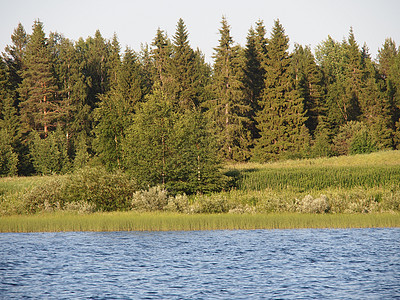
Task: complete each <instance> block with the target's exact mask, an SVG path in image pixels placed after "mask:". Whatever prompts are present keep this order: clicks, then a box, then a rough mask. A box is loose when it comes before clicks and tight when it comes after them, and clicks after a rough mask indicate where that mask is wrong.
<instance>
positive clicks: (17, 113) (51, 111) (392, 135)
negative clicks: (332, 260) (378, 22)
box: [0, 18, 400, 193]
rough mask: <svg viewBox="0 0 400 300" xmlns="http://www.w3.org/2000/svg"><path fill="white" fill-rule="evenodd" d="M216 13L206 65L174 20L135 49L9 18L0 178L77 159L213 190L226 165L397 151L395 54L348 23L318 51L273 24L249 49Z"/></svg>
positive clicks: (71, 166) (1, 92)
mask: <svg viewBox="0 0 400 300" xmlns="http://www.w3.org/2000/svg"><path fill="white" fill-rule="evenodd" d="M230 29H231V28H230V25H229V24H228V21H227V20H226V18H222V21H221V27H220V29H219V37H220V38H219V42H218V44H217V45H215V48H214V55H213V63H212V64H208V63H206V62H205V59H204V55H203V54H202V52H201V51H200V50H199V49H193V48H192V47H191V46H190V40H189V32H188V30H187V28H186V25H185V23H184V21H183V20H182V19H180V20H179V21H178V22H177V26H176V32H175V33H174V35H173V36H172V37H168V36H167V34H166V33H165V32H164V31H163V30H161V29H158V30H157V32H155V36H154V39H153V41H152V43H151V44H150V45H145V46H143V47H142V49H140V51H137V52H136V51H134V50H132V49H130V48H126V49H121V46H120V44H119V42H118V38H117V36H116V35H114V36H113V37H112V38H111V39H109V40H108V39H105V38H104V37H103V36H102V35H101V33H100V32H99V31H97V32H96V33H95V34H94V36H93V37H88V38H87V39H83V38H80V39H79V40H78V41H72V40H70V39H68V38H66V37H64V36H63V35H62V34H58V33H49V34H48V35H47V34H46V33H45V31H44V25H43V23H41V22H40V21H39V20H37V21H35V22H34V24H33V27H32V34H30V35H29V34H27V33H26V31H25V29H24V27H23V25H22V24H18V26H17V27H16V28H15V30H14V32H13V33H12V35H11V41H12V43H11V44H10V45H8V46H7V47H6V48H5V49H4V52H3V53H2V56H1V60H0V175H15V174H20V175H29V174H55V173H66V172H70V171H72V170H75V169H79V168H82V167H84V166H86V165H94V164H102V165H104V166H105V167H106V168H107V169H108V170H110V171H115V170H122V171H126V172H128V173H130V174H132V175H133V176H134V177H135V178H137V180H138V181H139V183H140V184H142V185H143V186H147V185H150V186H151V185H157V184H166V185H167V186H169V187H170V188H171V189H172V190H183V191H186V192H188V193H193V192H196V191H212V190H215V189H217V188H218V184H219V180H220V178H219V177H218V174H217V171H218V168H219V166H220V163H222V162H223V161H249V160H255V161H261V162H266V161H271V160H277V159H287V158H303V157H319V156H332V155H347V154H354V153H367V152H372V151H377V150H382V149H395V148H400V49H399V48H397V46H396V44H395V42H394V41H393V40H392V39H390V38H388V39H386V40H385V41H384V43H383V45H382V47H381V49H380V50H379V54H378V57H377V58H376V60H374V59H372V58H371V56H370V54H369V53H368V48H367V46H366V45H363V46H360V45H358V44H357V42H356V38H355V34H354V32H353V30H352V29H350V31H349V35H348V37H347V38H346V39H344V40H343V41H335V40H333V39H332V38H331V37H330V36H328V37H327V39H326V40H324V41H322V42H321V43H320V44H319V45H318V47H317V48H316V49H315V52H314V53H313V51H312V50H311V49H310V47H308V46H302V45H298V44H296V45H295V47H294V50H293V51H292V52H290V51H289V37H288V36H287V35H286V34H285V30H284V27H283V25H282V24H281V23H280V22H279V20H276V21H275V24H274V26H273V28H270V29H268V28H265V26H264V23H263V21H257V22H256V23H255V24H254V26H252V27H251V28H250V29H249V31H248V35H247V42H246V44H245V45H238V44H237V43H235V41H234V40H233V37H232V36H231V32H230Z"/></svg>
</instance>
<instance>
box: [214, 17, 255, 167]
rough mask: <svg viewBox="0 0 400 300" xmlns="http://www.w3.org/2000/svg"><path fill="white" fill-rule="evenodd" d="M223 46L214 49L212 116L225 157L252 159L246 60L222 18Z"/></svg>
mask: <svg viewBox="0 0 400 300" xmlns="http://www.w3.org/2000/svg"><path fill="white" fill-rule="evenodd" d="M221 24H222V27H221V29H220V30H219V31H220V34H221V37H220V39H219V45H218V47H216V48H215V49H214V51H215V54H214V59H215V63H214V72H213V77H212V90H213V94H214V99H213V100H211V101H210V102H209V105H208V106H209V108H210V110H209V114H210V116H211V120H212V121H213V122H214V124H215V125H214V126H215V130H216V135H217V136H218V143H219V149H220V153H221V156H222V157H223V158H225V159H228V160H238V161H243V160H246V159H248V158H249V150H250V147H251V139H250V138H251V133H250V131H249V127H250V126H249V123H250V119H249V117H248V115H249V111H250V110H251V107H250V105H249V104H248V103H247V102H246V96H245V93H244V84H243V80H244V79H243V77H244V74H243V66H244V58H243V54H242V50H241V48H240V47H239V46H233V40H232V37H231V35H230V26H229V25H228V23H227V21H226V19H225V18H223V19H222V22H221Z"/></svg>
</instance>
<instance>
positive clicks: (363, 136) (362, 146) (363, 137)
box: [349, 128, 378, 155]
mask: <svg viewBox="0 0 400 300" xmlns="http://www.w3.org/2000/svg"><path fill="white" fill-rule="evenodd" d="M376 144H377V143H376V141H375V140H374V138H373V137H372V136H371V135H370V134H369V133H368V130H367V129H366V128H365V129H363V130H361V131H360V132H357V133H356V134H355V135H354V137H353V139H352V141H351V143H350V149H349V152H350V154H352V155H354V154H363V153H372V152H375V151H377V150H378V149H377V145H376Z"/></svg>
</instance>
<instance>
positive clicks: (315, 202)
mask: <svg viewBox="0 0 400 300" xmlns="http://www.w3.org/2000/svg"><path fill="white" fill-rule="evenodd" d="M298 211H300V212H302V213H308V214H321V213H327V212H329V203H328V198H327V197H326V196H325V195H321V197H319V198H315V199H314V198H313V197H312V196H311V195H306V196H305V197H304V198H303V199H302V200H301V202H300V203H299V206H298Z"/></svg>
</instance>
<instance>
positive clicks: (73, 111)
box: [52, 36, 91, 139]
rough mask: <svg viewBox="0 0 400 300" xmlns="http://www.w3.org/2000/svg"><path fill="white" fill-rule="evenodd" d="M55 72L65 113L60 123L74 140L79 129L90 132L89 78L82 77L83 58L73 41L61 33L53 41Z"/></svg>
mask: <svg viewBox="0 0 400 300" xmlns="http://www.w3.org/2000/svg"><path fill="white" fill-rule="evenodd" d="M52 48H53V52H55V53H57V55H55V73H56V76H57V84H58V87H59V95H60V97H61V98H62V101H63V106H64V109H65V115H64V117H63V119H62V120H59V124H60V125H63V126H64V127H65V130H66V132H67V133H68V135H69V136H70V137H71V138H73V139H75V138H76V137H77V135H78V134H79V133H80V132H85V133H86V134H87V135H88V134H89V133H90V131H91V116H90V113H91V112H90V106H89V104H88V93H89V86H90V80H89V79H88V78H86V77H85V76H84V64H85V62H84V59H83V58H82V56H81V53H79V50H78V49H77V48H78V47H76V46H75V45H74V43H73V42H72V41H70V40H69V39H67V38H64V37H63V36H61V37H60V38H59V39H58V41H55V42H53V45H52Z"/></svg>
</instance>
